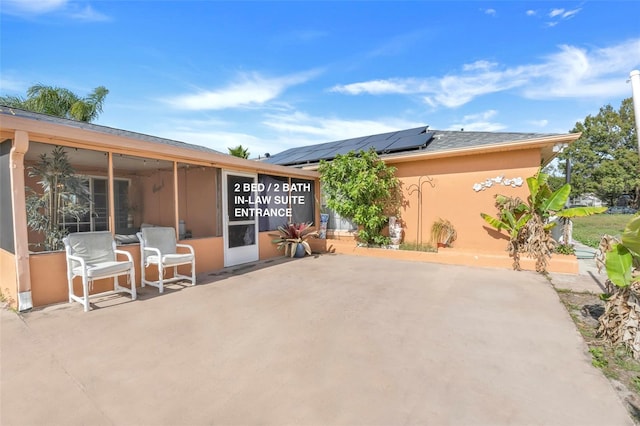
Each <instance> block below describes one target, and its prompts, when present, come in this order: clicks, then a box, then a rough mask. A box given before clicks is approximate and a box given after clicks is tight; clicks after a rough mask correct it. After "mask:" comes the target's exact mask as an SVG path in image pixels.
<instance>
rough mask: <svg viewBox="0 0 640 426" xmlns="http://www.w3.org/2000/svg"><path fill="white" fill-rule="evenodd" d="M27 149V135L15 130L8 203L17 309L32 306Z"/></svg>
mask: <svg viewBox="0 0 640 426" xmlns="http://www.w3.org/2000/svg"><path fill="white" fill-rule="evenodd" d="M28 149H29V134H28V133H27V132H25V131H23V130H16V132H15V137H14V139H13V146H12V148H11V153H10V161H11V171H10V174H11V204H12V205H13V225H14V226H13V241H14V245H15V260H16V278H17V283H16V284H17V287H18V311H21V312H22V311H27V310H29V309H31V308H33V299H32V298H31V270H30V267H29V231H28V227H27V202H26V196H25V182H24V155H25V154H26V152H27V150H28Z"/></svg>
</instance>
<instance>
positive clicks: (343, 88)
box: [329, 79, 412, 95]
mask: <svg viewBox="0 0 640 426" xmlns="http://www.w3.org/2000/svg"><path fill="white" fill-rule="evenodd" d="M410 86H412V84H411V81H410V80H401V79H398V80H394V79H389V80H371V81H365V82H362V83H352V84H346V85H337V86H334V87H332V88H331V89H329V90H330V91H331V92H338V93H346V94H349V95H359V94H361V93H369V94H372V95H384V94H390V93H402V94H408V93H411V88H410Z"/></svg>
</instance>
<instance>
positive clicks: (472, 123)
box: [446, 109, 507, 132]
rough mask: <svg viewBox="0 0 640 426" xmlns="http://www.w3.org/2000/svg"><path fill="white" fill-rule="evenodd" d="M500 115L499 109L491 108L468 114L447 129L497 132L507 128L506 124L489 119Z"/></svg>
mask: <svg viewBox="0 0 640 426" xmlns="http://www.w3.org/2000/svg"><path fill="white" fill-rule="evenodd" d="M496 115H498V111H496V110H494V109H490V110H487V111H483V112H479V113H476V114H468V115H465V116H464V117H462V120H461V121H459V122H455V123H454V124H452V125H450V126H449V127H448V128H447V129H446V130H460V129H464V130H467V131H474V132H497V131H500V130H504V129H506V128H507V126H505V125H504V124H501V123H495V122H491V121H489V119H491V118H493V117H495V116H496Z"/></svg>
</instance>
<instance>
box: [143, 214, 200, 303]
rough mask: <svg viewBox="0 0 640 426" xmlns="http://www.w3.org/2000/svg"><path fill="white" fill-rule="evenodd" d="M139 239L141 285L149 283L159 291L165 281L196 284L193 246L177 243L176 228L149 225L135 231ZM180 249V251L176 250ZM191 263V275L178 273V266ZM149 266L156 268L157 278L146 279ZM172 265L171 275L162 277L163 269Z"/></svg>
mask: <svg viewBox="0 0 640 426" xmlns="http://www.w3.org/2000/svg"><path fill="white" fill-rule="evenodd" d="M137 235H138V239H139V240H140V262H141V269H140V276H141V281H142V287H144V286H145V285H147V284H148V285H150V286H153V287H157V288H158V289H159V292H160V293H162V292H163V291H164V285H165V284H167V283H172V282H178V281H182V280H187V281H190V282H191V285H195V284H196V257H195V253H194V251H193V247H192V246H190V245H188V244H178V243H177V241H176V230H175V228H172V227H165V226H150V227H145V228H142V229H141V230H140V232H138V233H137ZM178 249H181V250H180V253H179V252H178V251H179V250H178ZM189 264H190V265H191V275H190V276H189V275H182V274H179V273H178V266H180V265H189ZM149 267H157V268H158V280H157V281H152V280H147V278H146V270H147V268H149ZM168 267H173V277H172V278H169V279H165V278H164V269H165V268H168Z"/></svg>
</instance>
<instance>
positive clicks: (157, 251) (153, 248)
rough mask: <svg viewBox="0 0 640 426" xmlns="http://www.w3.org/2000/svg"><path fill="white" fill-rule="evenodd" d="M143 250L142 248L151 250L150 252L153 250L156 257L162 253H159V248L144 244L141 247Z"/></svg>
mask: <svg viewBox="0 0 640 426" xmlns="http://www.w3.org/2000/svg"><path fill="white" fill-rule="evenodd" d="M143 250H144V251H151V252H153V253H154V254H155V255H157V256H158V257H160V256H162V255H161V253H160V249H157V248H155V247H146V246H145V247H143Z"/></svg>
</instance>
